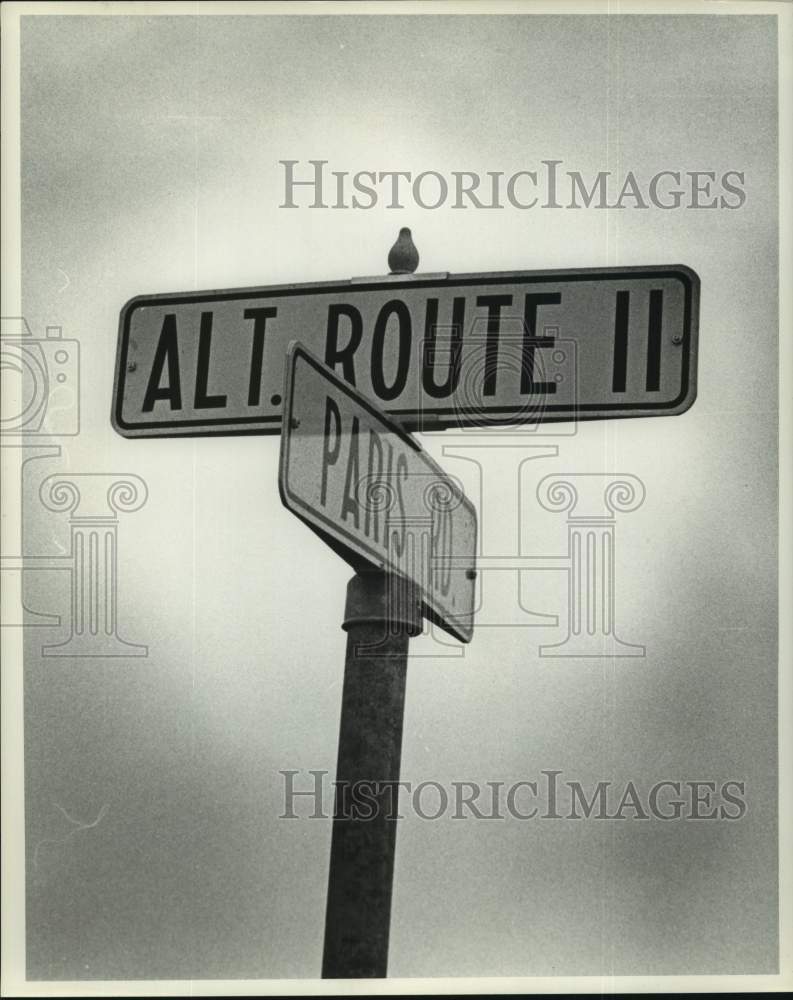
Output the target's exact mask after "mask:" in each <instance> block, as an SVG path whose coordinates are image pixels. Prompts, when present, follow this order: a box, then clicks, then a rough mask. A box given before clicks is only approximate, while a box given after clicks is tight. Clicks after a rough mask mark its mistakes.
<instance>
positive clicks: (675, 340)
mask: <svg viewBox="0 0 793 1000" xmlns="http://www.w3.org/2000/svg"><path fill="white" fill-rule="evenodd" d="M672 343H673V344H682V343H683V336H682V334H680V333H676V334H675V335H674V337H672Z"/></svg>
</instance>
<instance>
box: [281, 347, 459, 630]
mask: <svg viewBox="0 0 793 1000" xmlns="http://www.w3.org/2000/svg"><path fill="white" fill-rule="evenodd" d="M285 383H286V385H285V392H284V396H285V403H284V433H283V435H282V438H281V459H280V466H279V473H278V483H279V488H280V491H281V499H282V501H283V503H284V505H285V506H286V507H287V508H288V509H289V510H291V511H292V512H293V513H294V514H296V515H297V516H298V517H299V518H301V519H302V520H303V521H305V523H306V524H307V525H309V527H311V528H312V529H313V530H314V531H315V532H316V533H317V534H318V535H320V536H321V537H322V538H323V539H324V540H325V541H326V542H328V543H329V544H330V545H331V547H332V548H333V549H334V550H335V551H337V552H338V553H339V554H341V555H342V556H344V558H346V559H347V561H348V562H349V563H350V564H351V565H352V566H353V567H354V568H355V569H356V570H358V571H361V570H365V569H375V570H380V571H383V572H386V573H389V574H392V575H395V576H396V577H397V578H401V579H402V580H403V581H405V582H406V583H407V584H409V585H412V586H413V587H415V588H416V592H417V593H418V595H419V596H420V598H421V602H422V605H423V613H424V615H425V617H427V618H429V619H430V620H431V621H434V622H436V623H437V624H438V625H439V626H440V627H441V628H443V629H445V630H446V631H448V632H450V633H451V634H452V635H454V636H456V637H457V638H458V639H461V640H462V641H463V642H470V640H471V637H472V635H473V618H474V586H475V576H476V572H475V563H476V511H475V510H474V508H473V505H472V504H471V502H470V501H469V500H468V499H467V498H466V497H465V495H464V494H463V491H462V488H461V486H460V485H459V483H457V482H456V481H455V480H454V479H452V478H451V477H449V476H448V475H447V474H446V473H444V472H443V470H442V469H441V468H440V467H439V466H438V465H437V464H436V463H435V462H434V461H433V459H431V458H430V456H429V455H427V453H426V452H425V451H424V450H423V448H422V447H421V446H420V445H419V444H418V442H416V441H415V440H414V439H413V438H412V437H411V436H410V435H409V434H407V433H406V432H405V431H404V430H403V429H402V428H401V427H400V426H399V425H398V424H397V423H395V422H394V421H393V420H392V419H390V418H389V417H388V416H386V415H385V414H384V413H382V412H381V411H380V410H379V409H377V407H375V406H374V405H373V404H372V402H371V401H370V400H368V399H367V398H366V397H365V396H364V395H363V394H362V393H360V392H358V391H357V390H356V389H355V388H353V387H352V386H351V385H350V384H349V383H347V382H345V381H344V380H343V379H341V378H339V377H338V376H337V375H335V374H334V373H333V372H332V371H331V370H330V369H329V368H327V366H325V365H324V364H323V363H322V362H321V361H320V360H319V359H318V358H316V357H314V356H313V355H312V354H311V353H310V352H309V351H307V350H306V349H305V348H304V347H303V346H302V345H301V344H299V343H297V342H293V343H291V344H290V346H289V348H288V351H287V364H286V380H285Z"/></svg>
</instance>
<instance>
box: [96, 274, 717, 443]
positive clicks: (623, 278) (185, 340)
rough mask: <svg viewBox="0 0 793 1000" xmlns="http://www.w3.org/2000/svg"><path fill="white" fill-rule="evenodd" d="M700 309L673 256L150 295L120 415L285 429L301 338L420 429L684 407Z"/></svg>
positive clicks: (126, 362)
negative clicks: (654, 262) (287, 393)
mask: <svg viewBox="0 0 793 1000" xmlns="http://www.w3.org/2000/svg"><path fill="white" fill-rule="evenodd" d="M698 314H699V278H698V277H697V275H696V274H695V273H694V272H693V271H691V270H690V269H689V268H686V267H683V266H672V265H664V266H658V267H628V268H599V269H598V268H592V269H583V270H576V271H519V272H501V273H490V274H458V275H453V274H449V275H446V274H440V275H421V274H418V275H415V276H413V275H393V276H388V277H383V278H375V279H371V280H369V279H360V280H355V281H347V282H344V281H342V282H326V283H320V284H305V285H281V286H274V287H270V288H251V289H238V290H232V291H218V292H187V293H184V294H176V295H148V296H140V297H138V298H135V299H132V300H131V301H130V302H128V303H127V305H126V306H125V307H124V309H123V310H122V313H121V319H120V326H119V339H118V350H117V356H116V376H115V387H114V400H113V411H112V420H113V425H114V426H115V428H116V430H117V431H119V433H121V434H123V435H125V436H127V437H170V436H174V435H190V434H193V435H195V434H278V433H280V432H281V416H282V409H283V400H282V388H283V378H284V359H285V356H286V348H287V345H288V343H289V342H290V341H291V340H292V339H294V338H295V337H299V338H300V339H301V341H303V342H304V343H305V344H306V346H307V347H308V348H309V349H310V350H311V351H312V352H313V353H314V354H316V355H318V356H319V357H320V358H321V359H322V360H323V361H324V362H325V364H327V365H328V366H329V367H330V368H331V369H333V370H334V371H335V372H336V373H337V374H338V375H339V376H340V377H341V378H343V379H344V380H345V381H347V382H348V383H350V384H351V385H353V386H355V387H356V388H357V389H358V390H359V391H360V392H362V393H363V394H364V395H365V396H367V397H369V398H370V399H371V400H372V401H373V402H374V403H375V404H376V405H377V406H378V407H380V408H381V409H383V410H385V411H386V412H387V413H389V414H391V415H393V416H396V417H398V418H399V420H400V422H401V423H402V425H403V426H406V427H408V428H412V429H415V428H418V429H425V430H430V429H436V428H438V429H439V428H445V427H461V426H481V425H484V424H510V423H512V424H518V423H537V422H543V421H551V420H570V419H573V418H577V419H604V418H610V417H630V416H653V415H664V414H666V415H671V414H678V413H682V412H683V411H684V410H686V409H688V407H689V406H690V405H691V404H692V402H693V401H694V398H695V396H696V360H697V321H698Z"/></svg>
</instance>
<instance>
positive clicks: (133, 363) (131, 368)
mask: <svg viewBox="0 0 793 1000" xmlns="http://www.w3.org/2000/svg"><path fill="white" fill-rule="evenodd" d="M137 370H138V363H137V361H130V363H129V364H128V365H127V371H128V372H136V371H137Z"/></svg>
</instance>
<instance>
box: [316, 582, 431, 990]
mask: <svg viewBox="0 0 793 1000" xmlns="http://www.w3.org/2000/svg"><path fill="white" fill-rule="evenodd" d="M342 627H343V628H344V629H345V630H346V632H347V654H346V659H345V664H344V690H343V692H342V704H341V725H340V731H339V754H338V763H337V766H336V781H337V784H336V801H335V808H334V818H333V832H332V838H331V849H330V873H329V876H328V901H327V910H326V915H325V947H324V953H323V958H322V977H323V978H324V979H357V978H378V977H384V976H385V975H386V971H387V967H388V932H389V925H390V918H391V889H392V884H393V877H394V849H395V846H396V829H397V828H396V823H397V821H396V815H397V813H398V809H397V796H398V792H399V789H398V786H397V785H396V782H398V781H399V764H400V756H401V751H402V720H403V714H404V704H405V677H406V673H407V654H408V641H409V638H410V636H411V635H418V634H419V632H420V631H421V606H420V603H419V602H418V600H417V598H416V592H415V590H413V589H412V588H411V587H409V586H407V585H405V583H404V581H402V580H401V579H397V578H395V577H389V576H388V575H387V574H386V573H380V572H372V573H360V574H358V575H356V576H354V577H353V578H352V579H351V580H350V582H349V584H348V586H347V606H346V608H345V615H344V624H343V626H342Z"/></svg>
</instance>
